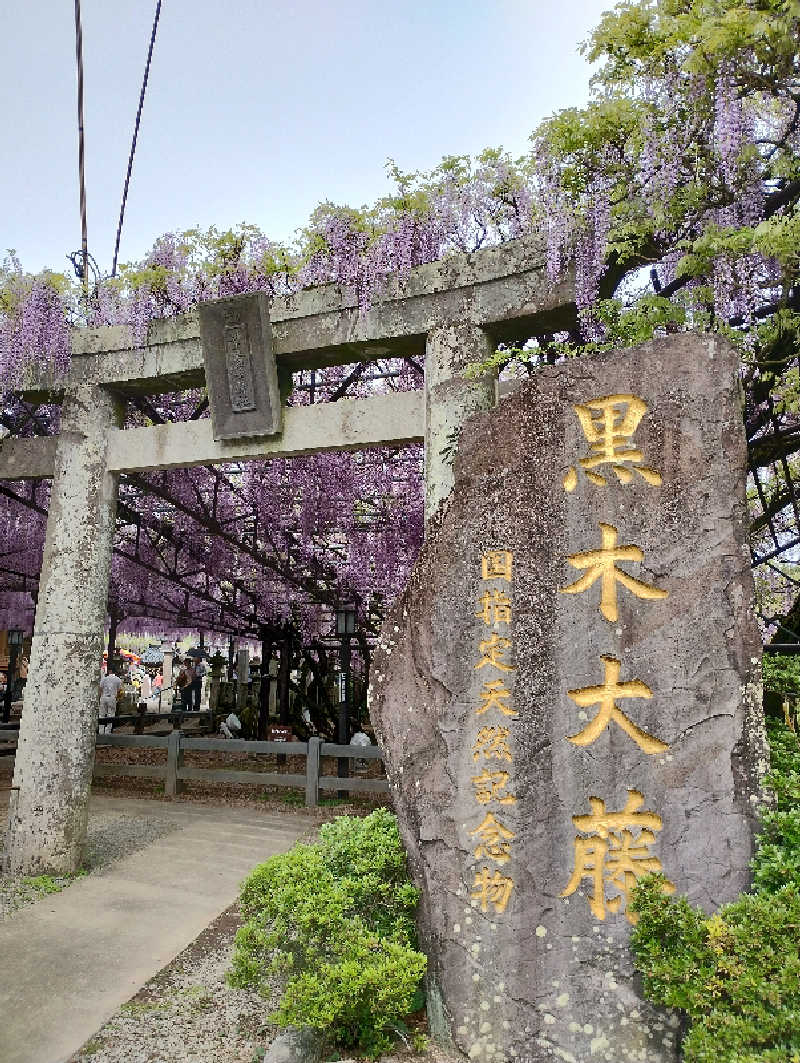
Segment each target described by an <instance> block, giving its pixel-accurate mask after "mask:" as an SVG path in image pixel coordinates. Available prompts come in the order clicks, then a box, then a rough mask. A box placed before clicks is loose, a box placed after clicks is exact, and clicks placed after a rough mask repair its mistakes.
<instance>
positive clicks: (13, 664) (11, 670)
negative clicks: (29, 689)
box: [3, 646, 19, 723]
mask: <svg viewBox="0 0 800 1063" xmlns="http://www.w3.org/2000/svg"><path fill="white" fill-rule="evenodd" d="M18 653H19V647H18V646H12V647H11V652H10V653H9V656H8V675H7V677H6V695H5V697H4V698H3V723H8V721H9V720H10V718H11V702H12V700H13V699H12V691H13V689H14V677H15V675H16V672H17V654H18Z"/></svg>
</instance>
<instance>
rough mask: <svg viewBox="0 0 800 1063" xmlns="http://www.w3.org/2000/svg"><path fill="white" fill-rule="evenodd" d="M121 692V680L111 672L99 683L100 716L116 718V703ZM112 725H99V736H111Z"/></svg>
mask: <svg viewBox="0 0 800 1063" xmlns="http://www.w3.org/2000/svg"><path fill="white" fill-rule="evenodd" d="M121 692H122V680H121V679H120V677H119V676H118V675H116V674H115V673H114V671H113V670H110V671H109V672H108V675H106V676H104V677H103V679H102V680H101V681H100V716H101V717H103V716H116V715H117V701H118V700H119V697H120V694H121ZM111 729H112V724H110V723H106V724H101V725H100V734H111Z"/></svg>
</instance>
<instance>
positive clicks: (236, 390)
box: [224, 321, 256, 413]
mask: <svg viewBox="0 0 800 1063" xmlns="http://www.w3.org/2000/svg"><path fill="white" fill-rule="evenodd" d="M224 337H225V368H226V369H227V371H228V392H229V394H230V397H231V409H232V410H233V412H234V413H244V412H245V411H247V410H254V409H255V408H256V392H255V381H254V380H253V359H252V357H251V355H250V338H249V336H248V335H247V325H246V324H245V323H244V321H238V322H234V323H230V322H229V323H227V324H226V325H225V329H224Z"/></svg>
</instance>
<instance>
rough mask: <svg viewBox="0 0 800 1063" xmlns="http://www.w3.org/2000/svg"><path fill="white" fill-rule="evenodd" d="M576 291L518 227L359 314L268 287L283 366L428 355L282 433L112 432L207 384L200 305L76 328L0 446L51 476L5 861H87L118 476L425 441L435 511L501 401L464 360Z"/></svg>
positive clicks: (68, 865)
mask: <svg viewBox="0 0 800 1063" xmlns="http://www.w3.org/2000/svg"><path fill="white" fill-rule="evenodd" d="M573 298H574V297H573V292H572V287H571V283H569V282H564V283H562V284H560V285H555V286H554V285H553V284H552V283H551V282H550V281H549V280H548V279H547V274H546V270H545V257H544V252H543V250H542V248H541V245H540V244H539V243H537V242H534V241H533V240H531V239H528V238H525V239H522V240H517V241H512V242H510V243H507V244H504V245H502V246H500V247H496V248H492V249H488V250H483V251H479V252H476V253H474V254H472V255H466V256H458V257H454V258H451V259H448V260H447V261H445V262H437V263H432V264H430V265H426V266H421V267H418V268H416V269H414V270H412V271H410V272H409V273H408V274H406V275H404V276H401V277H395V278H392V279H390V280H389V281H388V283H387V285H386V287H385V289H384V290H383V291H382V293H381V295H380V297H379V298H378V299H377V300H376V301H375V303H374V305H373V306H372V308H371V309H370V310H369V312H367V313H365V314H362V313H360V311H359V308H358V306H357V305H356V302H355V299H354V297H353V296H352V293H350V292H348V291H346V290H343V289H342V288H341V287H339V286H337V285H326V286H323V287H320V288H316V289H311V290H308V291H304V292H301V293H299V294H295V295H291V296H284V297H276V298H274V299H273V300H272V302H271V304H270V307H269V325H270V326H271V332H272V350H273V353H274V356H275V359H276V363H277V372H278V375H281V374H288V373H291V372H294V371H296V370H300V369H308V368H320V367H323V366H329V365H337V364H346V363H349V362H353V361H369V360H373V359H375V358H380V357H388V356H393V355H406V356H408V355H414V356H424V359H425V387H424V389H422V390H419V391H412V392H406V393H399V394H395V395H378V396H374V397H371V398H365V399H342V400H339V401H338V402H335V403H331V404H329V405H322V406H311V407H294V408H284V409H283V410H282V411H280V412H281V414H282V430H281V431H280V432H278V433H277V434H274V435H271V436H269V437H266V438H262V439H257V440H254V439H252V438H248V439H245V440H235V441H221V440H218V439H214V436H213V432H212V423H211V421H210V420H200V421H190V422H188V423H176V424H164V425H157V426H155V427H150V428H128V429H124V428H122V427H121V426H122V424H123V414H124V405H125V402H126V400H127V399H129V398H131V397H134V396H146V395H154V394H163V393H166V392H173V391H178V390H182V389H186V388H191V387H197V386H201V385H202V384H203V383H204V382H205V368H204V367H205V362H204V354H203V347H202V344H201V338H200V321H199V315H198V314H197V313H191V314H187V315H183V316H181V317H175V318H170V319H165V320H161V321H155V322H153V323H152V325H151V326H150V330H149V334H148V342H147V344H146V345H144V346H142V347H134V346H132V344H131V339H130V332H129V330H128V329H127V328H125V327H117V326H114V327H106V328H99V329H81V330H77V331H76V332H75V333H74V334H73V360H72V366H71V368H70V371H69V374H68V376H67V378H66V380H65V381H61V382H60V383H59V384H58V385H55V384H53V383H52V381H48V380H46V379H44V378H43V379H41V380H39V381H35V382H34V383H33V384H32V386H31V387H30V388H29V389H28V390H27V391H26V394H30V393H34V394H36V395H38V396H39V397H42V398H43V397H49V398H50V399H57V398H59V397H60V398H61V401H62V415H61V428H60V433H59V435H58V436H57V437H46V438H36V439H11V438H9V439H6V440H4V441H3V442H2V443H0V479H7V480H18V479H25V478H47V477H52V478H53V486H52V492H51V500H50V510H49V515H48V521H47V534H46V540H45V548H44V556H43V562H42V576H41V581H40V591H39V601H38V606H37V610H36V619H35V624H34V634H33V643H32V648H31V660H30V666H29V671H28V683H27V687H26V690H25V698H24V711H23V715H22V721H21V726H20V736H19V747H18V750H17V758H16V765H15V771H14V783H13V788H12V794H11V802H10V808H9V827H8V838H7V846H6V854H7V856H6V859H7V866H8V868H9V870H11V871H12V872H16V873H21V874H36V873H39V872H43V871H51V872H55V873H60V874H63V873H66V872H70V871H74V870H76V869H77V867H78V866H79V862H80V859H81V855H82V847H83V844H84V840H85V836H86V825H87V806H88V795H89V787H90V783H91V776H92V767H93V760H94V743H95V734H96V731H97V713H98V683H99V678H100V662H101V657H102V650H103V638H104V631H105V619H106V607H107V597H108V579H109V569H110V561H111V552H112V543H113V537H114V528H115V515H116V501H117V485H118V479H119V474H120V473H121V472H134V471H144V470H155V469H167V468H186V467H190V466H194V465H208V464H213V463H222V462H228V461H236V460H248V459H252V458H270V457H290V456H293V455H298V454H309V453H315V452H319V451H323V450H357V449H362V448H365V447H371V446H391V445H402V444H407V443H411V442H419V441H424V443H425V509H426V515H428V516H429V515H431V514H432V513H433V512H434V511H435V510H436V508H437V507H438V505H439V503H440V502H441V501H442V500H443V499H444V498H445V497H446V496H447V495H448V493H449V492H450V490H451V488H452V485H453V474H452V456H453V451H454V449H455V447H454V444H455V443H456V442H457V438H458V433H459V430H460V427H461V425H462V424H463V423H464V422H465V421H466V419H467V418H468V417H469V416H470V415H471V414H473V413H475V412H476V411H478V410H486V409H488V408H490V407H491V406H492V405H493V404H494V402H495V382H494V380H492V379H490V378H482V379H480V380H466V379H465V378H464V376H463V369H464V367H465V366H466V365H467V364H468V363H470V362H474V361H479V360H482V359H484V358H485V357H486V356H487V355H488V354H489V353H490V352H491V351H492V350H493V349H494V347H495V346H496V344H497V343H498V342H501V341H515V340H519V339H521V338H524V337H527V336H529V335H533V334H536V333H537V332H539V333H540V332H543V331H548V330H554V329H557V328H559V327H562V325H563V322H564V320H565V315H566V316H567V320H568V319H569V316H571V313H574V303H573Z"/></svg>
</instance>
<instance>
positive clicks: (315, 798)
mask: <svg viewBox="0 0 800 1063" xmlns="http://www.w3.org/2000/svg"><path fill="white" fill-rule="evenodd" d="M97 746H98V748H100V747H104V746H105V747H109V746H110V747H112V748H117V749H131V748H133V749H164V748H166V750H167V760H166V763H164V764H95V769H94V777H95V778H109V777H113V776H115V775H116V776H133V777H136V776H139V777H141V778H145V779H159V780H161V781H163V783H164V793H165V795H166V796H167V797H174V796H175V795H176V794H178V793H180V790H181V783H182V782H190V781H193V782H223V783H244V784H246V785H250V786H284V787H294V788H298V787H300V788H302V787H304V788H305V795H306V807H308V808H315V807H316V806H317V805H318V804H319V795H320V791H327V790H342V791H344V790H347V791H349V792H350V793H373V794H376V793H377V794H385V793H388V792H389V783H388V782H387V780H386V779H385V778H384V779H363V778H351V777H347V778H340V777H339V776H337V775H322V774H321V773H320V772H321V760H322V757H338V758H340V759H341V758H346V759H348V760H383V753H382V752H381V750H380V749H379V748H378V747H377V746H340V745H335V744H334V743H329V742H323V741H322V739H320V738H312V739H310V740H309V741H308V742H247V741H244V740H243V739H239V738H232V739H224V738H187V737H186V736H185V735H183V734H182V733H181V732H180V731H173V732H172V733H171V734H169V735H167V736H166V737H156V736H154V735H115V734H110V735H106V734H101V735H98V736H97ZM193 751H198V752H199V751H203V752H211V753H259V754H276V755H278V756H301V757H305V758H306V770H305V772H304V773H303V774H302V775H301V774H299V773H288V772H287V773H281V772H261V771H239V770H232V769H227V768H190V767H185V766H184V763H183V758H184V754H185V753H187V752H193Z"/></svg>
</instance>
